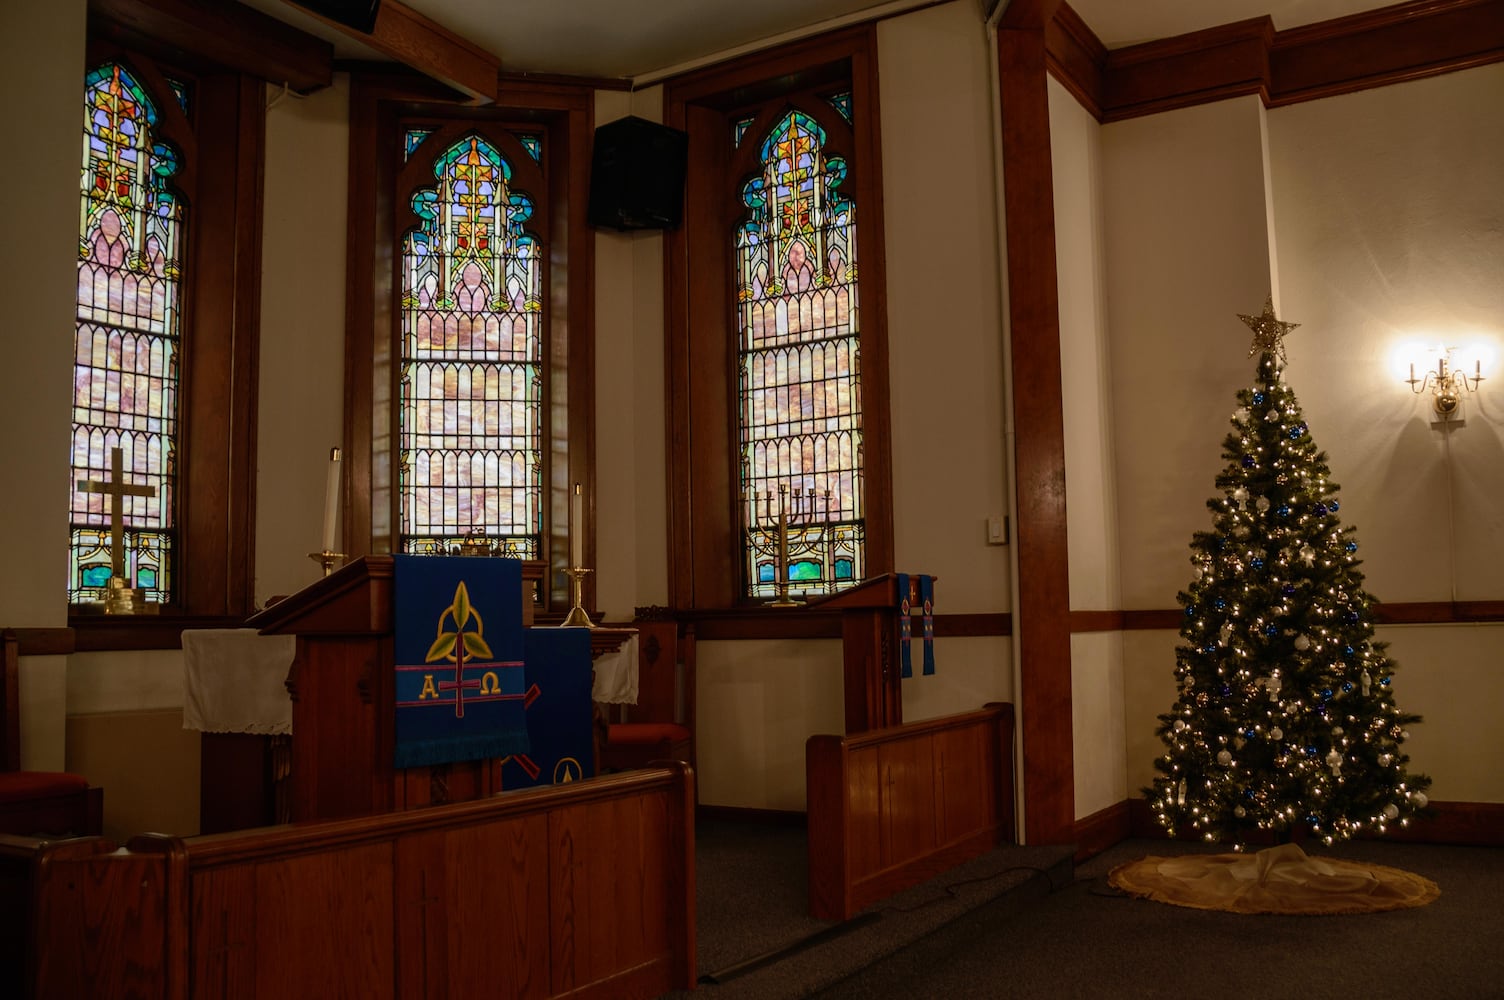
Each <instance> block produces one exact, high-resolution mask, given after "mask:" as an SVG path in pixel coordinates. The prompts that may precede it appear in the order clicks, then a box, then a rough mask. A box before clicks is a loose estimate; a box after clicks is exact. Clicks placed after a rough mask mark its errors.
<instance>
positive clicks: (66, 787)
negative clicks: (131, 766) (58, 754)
mask: <svg viewBox="0 0 1504 1000" xmlns="http://www.w3.org/2000/svg"><path fill="white" fill-rule="evenodd" d="M20 660H21V640H20V636H19V635H18V634H17V633H16V630H15V629H9V628H8V629H0V666H3V668H4V669H3V671H0V722H3V724H4V728H3V731H0V833H11V834H17V835H20V836H23V837H25V836H32V835H38V834H40V835H44V836H52V835H56V834H63V835H69V834H71V835H74V836H98V835H99V833H100V831H101V828H102V827H103V823H104V789H102V788H90V787H89V780H88V779H87V778H85V777H83V776H82V775H77V774H67V773H64V772H60V771H24V770H22V769H21V704H20V673H21V669H20Z"/></svg>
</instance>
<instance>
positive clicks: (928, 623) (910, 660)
mask: <svg viewBox="0 0 1504 1000" xmlns="http://www.w3.org/2000/svg"><path fill="white" fill-rule="evenodd" d="M893 576H894V578H895V581H896V583H897V585H898V587H897V589H898V657H899V674H900V676H902V677H913V676H914V656H913V651H912V647H913V643H914V623H913V620H912V619H911V618H910V615H911V614H912V613H913V611H914V598H915V596H916V591H917V597H918V599H919V608H920V611H921V613H922V615H923V619H922V620H923V636H924V666H923V672H924V673H925V674H933V673H934V672H935V578H934V577H933V576H929V575H926V574H917V575H916V576H915V578H914V584H915V585H914V586H911V585H910V580H909V574H907V573H895V574H893Z"/></svg>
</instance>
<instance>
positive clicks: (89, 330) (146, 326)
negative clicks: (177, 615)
mask: <svg viewBox="0 0 1504 1000" xmlns="http://www.w3.org/2000/svg"><path fill="white" fill-rule="evenodd" d="M166 97H167V100H168V101H169V102H172V101H177V100H180V98H179V96H178V95H177V94H176V93H174V94H168V95H166ZM157 116H158V104H157V103H156V102H155V101H154V100H153V99H152V96H151V95H149V94H148V93H147V91H146V89H145V88H144V87H143V86H142V84H141V83H140V81H138V80H137V79H136V78H135V76H134V75H133V74H132V73H131V71H130V70H129V69H128V68H127V67H125V66H124V65H122V64H120V63H107V64H105V65H102V66H100V67H98V68H97V69H95V70H93V71H92V72H90V73H89V74H88V76H87V77H86V78H85V83H84V102H83V126H84V135H83V165H82V192H81V193H82V198H81V206H80V216H79V245H78V258H79V259H78V316H77V324H76V327H75V337H74V342H75V343H74V368H73V441H72V453H73V457H72V469H71V472H72V483H73V491H72V502H71V506H70V509H71V522H72V532H71V536H70V543H69V574H68V579H69V586H68V599H69V601H70V602H72V603H79V602H87V601H95V600H102V599H103V598H104V596H105V588H106V584H107V583H108V582H109V579H110V577H111V575H112V571H113V570H112V568H113V567H114V562H115V558H118V560H119V564H120V565H119V566H118V571H119V572H120V574H121V575H122V576H123V577H124V579H125V581H126V585H127V586H129V587H132V588H141V589H142V590H144V591H145V595H146V598H147V600H148V601H151V602H154V603H167V602H169V601H170V600H171V599H172V584H173V578H172V565H173V555H174V551H173V549H174V537H175V534H176V532H175V517H174V515H175V494H176V480H177V425H178V368H179V345H180V343H181V333H182V331H181V329H180V317H181V302H180V299H181V291H180V288H181V281H182V277H183V276H182V273H181V267H182V264H181V262H182V260H183V241H184V232H185V222H184V211H183V205H182V202H181V200H180V199H179V198H178V197H177V196H176V195H175V194H174V192H173V190H172V189H171V188H170V187H169V181H170V179H171V178H172V177H173V176H174V175H175V174H176V173H177V172H178V170H179V167H180V163H179V154H178V152H177V151H176V150H175V149H173V148H172V147H171V146H170V145H168V144H167V143H166V142H163V141H160V140H159V139H158V138H157V136H156V127H157ZM117 448H118V449H119V450H120V453H121V462H120V465H119V471H118V473H117V471H116V467H115V464H114V463H113V461H112V458H113V452H114V449H117ZM86 484H87V485H86ZM122 487H126V488H129V490H130V492H131V493H133V494H136V495H128V496H124V497H122V498H121V503H122V508H121V509H122V514H123V517H122V522H123V532H122V535H121V551H120V552H119V553H118V554H117V553H114V552H113V551H112V550H113V539H112V532H111V511H112V498H111V497H110V496H109V495H108V494H107V493H106V492H104V490H106V489H119V488H122Z"/></svg>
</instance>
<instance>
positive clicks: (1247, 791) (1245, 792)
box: [1243, 788, 1254, 799]
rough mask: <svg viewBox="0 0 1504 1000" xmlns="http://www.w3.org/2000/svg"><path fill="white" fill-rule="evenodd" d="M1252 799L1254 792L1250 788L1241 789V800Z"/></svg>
mask: <svg viewBox="0 0 1504 1000" xmlns="http://www.w3.org/2000/svg"><path fill="white" fill-rule="evenodd" d="M1253 797H1254V791H1253V789H1252V788H1245V789H1243V798H1245V799H1251V798H1253Z"/></svg>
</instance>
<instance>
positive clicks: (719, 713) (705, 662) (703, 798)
mask: <svg viewBox="0 0 1504 1000" xmlns="http://www.w3.org/2000/svg"><path fill="white" fill-rule="evenodd" d="M696 659H697V665H696V671H695V679H696V680H695V693H696V698H695V706H696V708H695V732H696V756H697V762H696V763H697V767H696V776H697V779H698V781H699V794H700V802H701V803H702V804H704V805H717V806H735V807H741V808H747V809H775V810H784V811H791V812H803V811H804V806H805V802H804V744H805V741H806V740H808V739H809V738H810V737H811V736H813V735H815V734H817V733H843V732H845V708H844V703H843V701H842V696H841V643H840V641H839V640H833V639H831V640H820V641H817V642H801V641H797V640H755V641H740V642H701V643H699V644H698V646H697V648H696ZM977 707H980V706H977Z"/></svg>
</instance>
